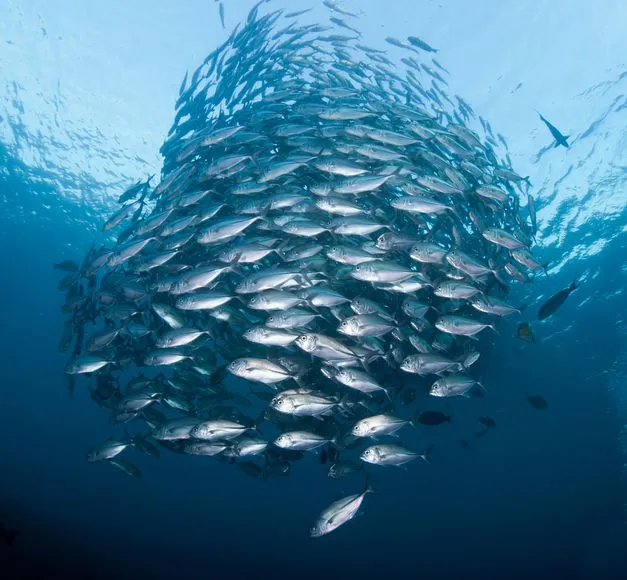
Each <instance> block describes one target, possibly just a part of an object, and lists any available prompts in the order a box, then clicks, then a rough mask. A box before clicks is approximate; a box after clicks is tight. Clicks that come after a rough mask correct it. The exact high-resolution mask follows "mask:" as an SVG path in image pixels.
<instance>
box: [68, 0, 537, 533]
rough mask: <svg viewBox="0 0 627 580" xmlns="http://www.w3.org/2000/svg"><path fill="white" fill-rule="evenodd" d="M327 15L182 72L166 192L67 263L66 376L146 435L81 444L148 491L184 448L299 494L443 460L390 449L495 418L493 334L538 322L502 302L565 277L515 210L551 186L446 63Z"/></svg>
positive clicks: (254, 37) (144, 191) (335, 5)
mask: <svg viewBox="0 0 627 580" xmlns="http://www.w3.org/2000/svg"><path fill="white" fill-rule="evenodd" d="M216 3H217V4H219V6H218V11H219V16H220V22H221V24H222V26H223V27H225V28H226V25H227V22H226V20H225V15H224V6H223V2H222V1H220V0H218V2H216ZM324 5H325V6H326V8H328V9H329V10H330V13H327V14H326V16H327V17H329V18H330V20H328V21H326V22H316V18H317V17H318V13H317V12H316V11H311V12H309V10H308V9H307V10H300V9H298V10H297V9H296V8H292V10H293V11H292V12H288V10H285V11H283V10H281V9H276V8H273V7H272V6H271V4H269V3H267V2H265V1H263V2H258V3H257V4H256V5H255V6H253V7H252V9H251V10H250V11H249V13H248V15H247V16H245V17H244V19H243V20H242V22H241V23H239V24H238V25H237V26H235V27H234V28H233V29H232V31H229V34H228V36H227V37H226V38H225V39H224V41H223V42H222V43H221V44H219V45H218V46H216V48H215V49H214V50H213V51H212V52H210V54H208V55H207V57H206V58H205V59H204V61H203V62H201V63H199V66H198V67H197V68H196V70H194V71H190V72H189V74H187V73H186V74H185V78H184V79H183V82H182V84H181V86H180V89H179V94H178V97H177V99H176V102H175V106H174V112H173V120H172V125H171V127H170V130H169V131H168V133H167V134H166V135H164V142H163V145H162V147H161V149H160V151H159V153H160V157H161V159H162V166H161V168H160V172H159V175H158V177H157V176H153V178H147V179H146V178H145V177H144V176H140V177H139V178H138V179H137V180H135V181H134V182H133V181H131V182H130V184H124V185H123V186H122V187H120V192H114V193H115V195H113V196H112V198H111V203H109V202H107V206H108V211H107V214H108V215H109V216H110V217H108V218H105V219H103V226H102V229H103V230H105V231H106V232H107V235H106V237H104V238H105V241H104V242H103V243H102V245H101V246H97V245H93V246H92V247H89V248H87V247H86V248H85V252H84V254H83V255H82V256H81V255H80V254H79V255H70V254H68V255H67V256H65V255H64V256H62V257H63V258H66V257H67V258H73V259H71V260H65V259H63V260H62V261H60V262H58V263H57V267H56V268H55V271H57V272H58V273H59V278H60V280H59V281H58V288H59V291H60V292H62V293H63V295H64V299H62V300H61V301H60V302H61V304H60V307H61V311H62V314H63V332H62V336H61V340H60V342H59V344H58V348H59V351H61V352H63V353H66V354H65V355H64V356H65V357H66V360H67V366H66V369H65V371H66V374H67V377H68V378H69V380H70V384H71V386H72V388H73V387H74V386H76V388H77V389H81V388H82V385H85V386H86V388H87V391H88V393H89V395H90V401H91V404H95V405H98V406H99V407H101V408H102V410H103V412H105V413H106V414H107V417H108V420H109V423H110V425H111V426H112V429H113V428H115V429H117V427H116V426H118V425H122V426H123V427H124V428H128V431H130V432H132V433H135V435H132V436H131V435H129V434H128V433H127V432H125V433H124V435H123V436H120V435H119V434H117V435H116V434H115V433H112V436H111V437H110V438H108V439H105V440H104V441H102V440H100V441H93V442H86V443H85V453H86V455H87V459H88V460H90V463H95V464H97V463H98V462H102V461H105V462H109V463H111V465H112V466H113V467H115V468H117V469H119V470H121V471H122V472H124V473H126V474H128V475H130V476H135V477H137V476H139V473H140V472H139V469H140V468H142V469H143V467H142V463H140V462H144V461H153V459H154V458H157V457H159V460H160V461H163V462H164V463H165V462H167V461H168V457H169V456H170V455H171V454H172V453H177V454H178V455H179V461H195V460H194V459H189V458H190V457H191V456H198V457H205V458H210V457H211V458H213V459H214V460H215V461H216V462H217V463H216V465H215V468H216V469H232V470H233V471H234V472H235V473H241V474H242V476H243V477H249V478H253V479H255V480H260V481H266V482H267V484H268V485H271V482H273V480H274V479H275V478H277V477H281V478H283V479H284V484H285V485H289V484H290V478H291V477H292V476H293V470H296V464H298V463H299V462H306V461H309V462H310V465H311V466H312V468H314V469H318V470H320V471H322V470H324V471H323V473H326V474H327V475H328V476H329V477H330V478H331V479H336V478H343V477H348V476H349V475H350V474H354V473H356V472H359V471H362V470H363V471H368V470H369V469H371V468H370V465H373V464H374V465H392V466H403V465H404V464H406V463H409V462H410V461H413V460H414V459H416V458H422V459H424V460H425V461H427V462H428V461H429V460H430V453H431V447H428V448H427V449H426V451H423V452H419V451H412V450H410V449H407V448H405V446H404V445H402V444H400V442H399V443H397V444H393V443H391V442H389V441H385V442H383V441H380V440H379V439H380V438H386V439H387V438H392V437H398V436H399V434H401V435H402V434H403V433H404V431H402V430H403V429H404V428H405V427H406V426H407V425H412V426H413V427H416V426H420V425H429V426H432V425H436V424H443V423H447V422H450V421H451V415H449V414H448V413H447V414H445V413H443V412H439V411H435V410H425V407H422V408H421V409H420V411H419V412H418V411H417V410H416V408H417V407H418V406H419V405H421V403H420V401H421V398H423V397H454V396H455V397H459V399H458V400H455V401H454V404H456V405H458V406H459V407H460V411H459V413H460V414H461V413H462V410H461V408H462V407H468V406H469V405H470V404H472V406H473V409H474V408H477V409H481V408H482V405H483V404H484V403H483V401H482V400H480V399H479V396H478V395H480V394H482V393H481V392H480V391H479V389H477V388H476V387H483V385H482V384H481V382H480V381H479V380H478V379H477V378H476V377H478V376H479V372H481V374H483V372H484V368H483V367H485V366H486V365H490V364H491V363H490V357H483V358H481V361H485V364H483V362H482V363H477V360H478V359H479V357H481V356H482V355H483V353H484V352H485V351H486V349H487V348H489V344H488V342H489V341H484V340H479V337H480V336H481V332H482V331H483V330H485V329H488V328H489V329H491V330H493V331H494V337H492V336H490V338H491V339H492V341H491V342H494V341H499V342H504V343H505V342H507V341H508V340H511V337H508V336H501V335H500V334H499V333H498V329H499V328H500V325H501V324H503V322H502V319H503V317H505V316H511V317H512V318H514V317H517V316H519V312H520V311H521V310H522V308H517V307H516V306H512V305H510V304H508V303H507V302H506V301H505V300H504V299H503V295H504V294H507V293H508V292H509V291H510V289H511V291H512V295H516V294H515V292H516V290H517V288H518V287H519V285H521V284H526V283H530V282H533V281H534V280H535V279H536V278H537V276H539V275H542V276H544V274H545V273H546V271H545V267H544V265H543V262H542V260H539V259H538V258H537V257H536V255H535V254H536V253H537V252H536V247H535V245H534V244H535V241H534V235H535V233H536V230H537V224H535V217H534V216H535V213H533V216H532V207H531V206H532V205H533V203H532V202H531V201H530V200H531V199H532V198H528V202H527V206H529V207H527V206H525V207H523V208H521V207H520V203H519V199H518V197H519V193H524V194H528V193H529V192H531V193H532V194H533V195H536V194H535V191H534V190H533V186H532V185H531V184H530V183H529V182H528V180H526V179H525V178H524V177H522V176H521V175H520V174H519V173H517V172H516V170H515V168H514V167H513V166H512V164H511V162H510V158H509V153H508V151H507V147H506V145H507V143H506V142H505V140H504V139H503V138H499V137H498V136H497V133H496V132H494V131H493V130H492V128H491V127H490V125H489V122H488V121H486V120H485V119H484V120H480V119H479V118H477V117H476V116H475V113H474V112H473V110H472V108H471V107H470V106H469V105H468V104H467V103H466V101H465V100H464V99H463V98H462V97H460V96H457V95H449V89H448V76H447V75H448V72H447V71H446V69H445V67H444V66H442V65H441V64H440V63H437V62H436V61H433V59H432V57H433V55H434V54H435V53H436V52H437V50H438V49H436V48H434V47H432V46H431V45H429V44H427V43H426V42H425V41H424V40H421V39H420V38H418V37H417V36H410V37H408V38H404V39H403V38H392V37H389V38H388V39H386V40H387V43H388V44H389V45H391V47H390V48H389V54H388V52H387V51H385V50H383V49H380V48H372V47H369V46H366V45H365V44H363V41H362V40H361V38H360V37H361V34H360V28H361V26H360V25H359V20H358V19H357V16H358V15H357V14H356V13H355V14H353V13H350V12H348V11H347V10H344V9H343V8H342V6H341V5H340V3H339V2H336V1H334V0H324ZM301 15H305V18H306V21H305V22H304V23H303V22H301V21H300V16H301ZM349 18H350V19H351V20H349ZM325 19H326V17H325ZM393 51H395V52H396V53H397V55H395V54H392V53H393ZM451 84H452V83H451ZM480 122H481V124H480ZM512 153H513V152H512ZM512 156H513V155H512ZM534 207H535V206H534ZM527 214H529V215H527ZM530 219H531V220H532V224H531V226H530V225H529V220H530ZM534 224H535V225H534ZM72 251H75V252H77V253H79V250H77V249H76V250H72ZM529 288H532V289H533V286H531V285H530V286H529ZM529 292H530V293H531V292H533V290H530V291H529ZM516 322H518V320H516ZM523 335H524V333H523ZM519 336H520V337H521V338H522V337H523V336H522V335H521V333H520V331H519ZM479 366H481V367H482V368H481V369H480V371H479V370H478V368H477V367H479ZM416 375H417V376H416ZM483 390H484V391H485V397H486V398H488V397H489V396H490V393H488V392H487V391H486V390H485V389H483ZM470 395H477V396H476V398H475V397H473V401H472V402H470V401H467V400H466V397H469V396H470ZM429 400H430V401H431V403H430V404H429V407H431V405H435V404H436V400H435V398H433V399H432V398H429ZM447 403H448V401H447ZM457 412H458V411H457V409H456V411H455V413H456V416H457ZM486 413H487V411H483V412H482V411H480V410H478V411H477V414H486ZM456 422H457V421H456ZM484 426H485V425H484ZM485 427H486V428H489V427H488V426H485ZM443 429H444V427H443ZM406 431H409V430H408V429H406ZM140 433H141V435H140ZM137 452H140V453H137ZM131 453H132V454H133V455H131ZM136 455H137V456H138V459H137V461H138V465H137V466H135V465H134V464H131V463H129V462H128V461H127V457H131V459H135V456H136ZM147 455H148V456H150V459H147V458H146V457H145V456H147ZM311 455H314V458H313V460H312V458H311V457H308V456H311ZM196 461H204V460H203V459H198V460H196ZM233 466H237V467H233ZM298 467H300V466H298ZM147 473H148V472H147ZM238 477H239V476H238ZM286 489H287V488H286ZM321 493H322V492H321ZM365 493H367V492H365V491H362V492H361V493H359V494H353V496H349V498H344V499H345V501H344V503H342V504H334V508H335V509H336V511H338V510H339V511H338V514H337V515H336V517H337V518H339V519H329V517H323V518H319V520H318V524H319V525H318V527H317V528H316V529H318V530H319V531H320V534H321V535H325V534H326V533H329V531H332V530H334V529H336V528H337V526H338V525H340V524H341V523H343V522H344V521H348V520H349V519H352V517H353V515H354V513H356V511H357V510H358V508H359V505H361V502H362V501H363V497H364V494H365ZM332 512H333V510H332ZM324 513H325V514H326V515H327V516H328V515H329V514H328V513H327V512H324ZM320 522H322V523H320ZM338 522H339V523H338ZM325 530H326V531H325ZM347 531H348V530H347ZM322 532H324V533H322Z"/></svg>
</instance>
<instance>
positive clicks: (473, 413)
mask: <svg viewBox="0 0 627 580" xmlns="http://www.w3.org/2000/svg"><path fill="white" fill-rule="evenodd" d="M223 4H224V9H225V25H226V29H225V30H223V29H222V26H221V24H220V19H219V14H218V3H215V2H210V1H208V0H205V1H199V0H189V1H188V2H174V1H169V0H161V1H158V2H148V1H145V0H135V1H133V2H122V1H121V0H110V1H109V2H107V3H102V4H99V5H96V4H95V3H78V2H75V1H71V0H48V1H44V0H32V1H30V2H17V1H9V0H0V31H1V33H2V34H1V37H0V87H2V92H1V93H0V204H1V205H0V208H1V209H0V241H1V244H2V246H1V247H2V251H1V252H0V259H1V260H2V263H1V264H0V271H1V272H2V273H3V276H2V284H0V298H1V300H0V304H2V333H1V335H0V341H1V348H0V357H1V360H0V369H1V374H0V378H1V389H2V398H1V399H0V442H1V443H0V522H4V523H5V525H6V526H7V527H9V528H16V529H19V530H20V534H19V536H18V538H17V540H16V544H15V546H14V547H13V548H8V547H6V546H4V545H2V542H1V541H0V578H5V577H6V578H13V577H18V578H19V577H37V578H57V577H58V578H98V579H100V578H116V579H117V578H120V579H126V578H151V579H153V580H156V579H161V578H181V579H185V580H186V579H188V578H189V579H193V578H203V577H208V576H211V577H215V578H245V577H251V576H255V577H258V578H265V577H296V578H362V579H366V578H381V577H384V576H385V577H388V578H392V577H393V578H396V577H399V578H400V577H404V578H407V577H425V578H434V579H435V578H460V579H466V578H468V579H473V578H484V579H486V578H499V577H502V578H532V577H534V578H564V579H588V578H600V579H605V578H607V579H614V578H617V579H618V578H625V577H627V549H626V546H627V534H626V529H625V500H626V493H625V490H626V485H627V481H626V479H625V477H626V476H627V472H626V461H627V456H626V450H627V428H626V427H625V426H626V425H627V391H626V389H627V298H626V294H625V286H626V282H627V237H626V230H627V163H626V159H627V147H626V145H627V140H626V133H625V127H626V126H627V96H626V95H627V62H626V61H625V55H626V54H627V35H626V34H625V31H624V26H623V23H624V22H626V21H627V5H625V3H624V2H620V1H618V0H600V1H599V2H597V3H591V2H583V1H581V0H571V1H569V2H566V1H565V0H555V1H552V2H533V1H531V0H521V1H519V2H517V3H515V4H512V5H511V6H510V5H507V4H505V3H503V2H497V1H496V0H480V1H477V2H472V3H471V2H464V1H462V0H451V1H447V0H441V1H440V2H437V1H426V0H425V1H422V0H420V1H417V2H412V1H410V0H398V1H395V0H390V1H388V2H382V1H378V0H364V1H360V2H358V1H357V0H353V1H350V0H345V1H344V2H342V3H341V5H342V6H344V7H345V8H346V9H349V10H352V11H355V12H359V13H360V16H359V19H356V20H354V21H351V23H352V24H354V25H355V26H357V27H358V28H359V29H360V30H361V31H362V32H363V42H364V43H365V44H369V45H372V46H375V47H377V48H382V49H384V48H387V49H388V50H389V57H390V58H392V59H400V57H401V56H404V55H403V54H402V52H399V51H398V50H395V49H394V48H393V47H390V46H389V45H387V44H386V43H385V42H384V38H385V37H386V36H394V37H396V38H405V37H407V36H408V35H412V34H413V35H417V36H419V37H421V38H423V39H424V40H426V41H427V42H429V43H430V44H431V45H433V46H436V47H438V48H439V49H440V51H439V53H438V55H437V58H438V60H439V62H441V63H442V64H443V65H444V66H445V67H446V68H447V69H448V70H449V71H450V77H449V83H450V85H451V93H452V94H458V95H461V96H463V98H464V99H465V100H466V101H467V102H468V103H469V104H471V105H472V107H473V108H474V110H475V111H476V112H477V113H478V114H479V115H481V116H482V117H483V118H484V119H486V120H488V121H489V122H490V124H491V126H492V128H493V130H494V131H495V133H499V134H501V135H502V136H503V137H504V140H505V141H506V143H507V146H508V151H509V154H510V156H511V159H512V163H513V167H514V168H515V169H516V171H517V172H518V173H520V174H521V175H529V177H530V180H531V182H532V184H533V187H532V189H531V192H532V193H533V194H534V195H535V197H536V200H537V203H538V207H539V211H538V220H539V229H540V231H539V235H538V236H537V242H538V246H539V254H540V255H541V256H542V257H543V258H544V259H545V260H546V261H548V262H549V263H550V267H549V275H548V276H546V277H545V276H538V277H537V278H536V279H535V281H534V283H533V285H532V287H531V288H528V289H525V291H524V292H523V293H522V295H523V296H524V297H525V298H526V297H529V300H530V304H529V306H528V308H527V309H526V311H525V313H524V319H526V320H527V319H528V320H534V319H535V315H536V313H537V308H538V307H539V305H540V304H541V303H542V302H543V300H544V299H546V298H548V297H549V296H550V295H551V294H553V293H554V292H557V291H558V290H560V289H561V288H564V287H567V286H568V285H569V284H570V283H571V281H572V280H573V279H575V278H577V279H579V280H580V281H581V287H580V289H578V290H577V291H576V292H575V293H573V294H572V296H571V297H570V298H569V299H568V301H567V302H566V303H565V304H564V306H563V307H562V308H561V309H560V310H559V311H558V312H557V313H556V314H555V315H554V316H552V317H551V318H549V319H548V320H546V321H544V322H542V323H537V322H534V323H533V325H534V332H535V334H536V339H537V342H536V344H525V343H522V342H520V341H518V340H516V339H515V338H514V336H515V331H516V325H517V323H518V322H519V321H520V319H518V318H512V319H511V320H510V319H508V320H505V321H503V322H502V323H500V325H499V331H500V332H501V336H500V337H496V336H494V337H491V338H490V339H489V342H490V348H489V349H488V350H487V351H486V352H485V354H483V355H482V359H481V365H482V366H481V370H482V376H481V378H482V382H483V383H485V384H486V385H489V392H488V393H487V394H486V396H485V397H483V398H476V399H475V398H472V399H469V400H459V401H457V400H456V401H453V402H451V403H450V410H451V412H452V413H453V415H454V420H453V424H452V425H451V426H450V429H446V430H442V431H437V432H436V431H433V432H431V431H429V432H427V433H425V434H424V435H421V437H423V439H424V441H428V442H430V443H433V444H434V449H437V450H438V453H437V458H435V457H434V460H433V464H432V465H427V464H425V463H423V462H420V464H418V463H416V464H412V465H410V466H408V469H407V471H403V470H397V469H390V470H384V469H382V470H380V471H377V472H376V474H375V477H374V479H373V484H374V486H375V489H376V493H374V494H372V495H370V496H368V497H367V498H366V501H365V502H364V506H363V512H364V513H363V515H362V516H360V517H358V518H356V520H355V521H353V522H350V523H348V524H347V525H346V526H345V527H342V528H341V529H339V530H338V531H336V532H334V533H332V534H330V535H328V536H326V537H323V538H320V539H311V538H310V537H309V536H308V530H309V527H310V526H311V524H312V522H313V520H314V519H315V517H316V516H317V514H318V513H319V512H320V511H321V510H322V509H323V508H324V507H326V506H327V505H328V503H329V502H330V501H331V500H332V499H334V498H336V497H338V496H341V495H342V494H343V493H354V492H355V491H356V489H355V486H359V485H361V480H359V479H358V480H353V481H348V480H344V481H332V480H330V479H328V478H327V477H326V476H325V474H324V472H323V471H321V470H320V469H318V468H317V466H316V465H314V464H315V460H312V461H311V462H309V463H308V462H302V465H299V469H297V470H294V471H293V473H292V474H291V476H290V477H287V478H276V479H271V480H268V481H258V480H255V479H252V478H246V477H244V476H243V475H242V474H241V473H240V472H239V471H236V470H233V469H227V468H226V466H225V465H224V464H222V463H219V462H212V461H207V462H203V461H200V462H199V461H190V459H194V458H189V457H184V456H180V455H177V454H168V453H166V452H165V450H164V452H163V453H162V457H161V458H160V459H159V460H153V459H151V458H146V457H142V456H139V455H138V454H136V453H135V455H132V454H131V455H129V457H132V458H133V460H137V464H138V465H139V466H140V468H141V470H142V477H141V478H140V479H132V478H128V477H125V476H124V475H123V474H122V473H120V472H117V471H115V470H113V469H111V468H110V467H109V466H107V465H103V464H98V463H95V464H92V463H88V462H87V461H86V460H85V453H86V451H87V449H89V448H90V447H91V446H92V445H93V444H94V443H96V442H98V441H101V440H103V439H105V438H106V437H108V436H109V435H111V426H110V425H109V423H108V421H107V415H106V413H103V412H102V410H101V409H99V408H98V407H97V406H96V405H94V404H93V403H92V401H91V400H90V397H89V392H88V391H87V389H86V388H81V387H83V386H84V385H83V384H82V383H79V384H78V385H77V390H76V393H75V395H74V396H73V397H70V396H68V391H67V385H66V380H65V377H64V374H63V369H64V365H65V362H66V356H65V355H64V354H61V353H59V352H58V349H57V343H58V339H59V336H60V334H61V332H62V328H63V321H64V317H63V315H62V313H61V306H62V304H63V297H62V294H61V293H60V292H58V291H57V284H58V280H59V274H58V272H55V271H53V269H52V264H53V262H57V261H60V260H62V259H75V260H79V261H80V259H81V258H82V256H83V255H84V254H85V252H86V251H87V250H88V249H89V247H90V246H91V244H92V242H93V241H94V239H96V240H103V239H104V236H103V234H102V233H100V232H99V227H100V225H101V223H102V221H103V220H104V219H105V218H106V216H107V215H108V214H109V213H110V211H111V210H112V208H113V207H114V203H115V200H116V199H117V196H118V195H119V194H120V193H121V192H122V191H123V190H124V188H125V187H128V186H129V185H130V184H132V183H133V182H135V181H136V180H138V179H143V178H145V177H146V176H148V175H150V174H153V173H157V174H158V173H159V172H160V169H161V159H160V157H159V148H160V146H161V144H162V143H163V140H164V139H165V136H166V134H167V132H168V129H169V127H170V125H171V123H172V119H173V116H174V103H175V101H176V98H177V94H178V89H179V85H180V83H181V80H182V78H183V75H184V74H185V71H188V70H189V71H193V70H194V69H195V68H196V67H197V66H198V65H199V64H200V63H201V62H202V60H203V59H204V57H205V56H206V55H207V54H209V53H210V52H211V51H212V50H213V49H214V48H215V47H216V46H218V45H219V44H220V43H222V42H223V41H224V40H225V39H226V38H227V36H228V34H229V33H230V31H231V29H232V28H233V26H235V24H236V23H237V22H239V21H241V20H243V19H245V18H246V14H247V13H248V10H249V9H250V8H251V7H252V5H253V4H254V3H253V2H251V1H248V0H224V2H223ZM309 6H314V10H313V11H312V13H310V14H309V15H308V16H307V18H308V19H309V20H308V22H315V21H319V22H326V21H327V19H328V14H329V13H328V10H327V9H326V8H324V7H323V6H322V3H321V2H317V1H314V0H311V1H305V0H298V1H295V2H287V1H286V0H283V1H282V2H281V1H279V0H272V2H271V3H270V4H269V5H268V8H267V9H271V8H277V7H286V9H289V10H297V9H301V8H302V9H304V8H308V7H309ZM264 9H266V8H264ZM534 109H537V110H538V111H540V112H541V113H542V114H543V115H545V116H546V117H547V118H548V119H549V120H551V122H553V123H554V124H555V125H557V126H558V127H559V128H560V129H561V130H562V132H563V133H565V134H570V135H571V143H572V145H571V147H570V148H569V149H564V148H557V149H555V148H553V147H552V139H551V136H550V135H549V133H548V131H547V129H546V127H545V126H544V125H543V124H542V123H541V122H540V121H539V119H538V116H537V114H536V113H535V111H534ZM530 394H537V395H542V396H543V397H544V398H545V399H546V400H547V402H548V408H547V409H546V410H544V411H539V410H536V409H533V408H532V407H531V406H530V405H528V403H527V402H526V401H525V397H526V396H528V395H530ZM485 415H488V416H491V417H493V418H495V420H496V421H497V427H496V428H495V429H494V430H492V431H491V432H490V433H489V434H488V435H487V436H485V437H482V438H481V439H478V438H476V437H474V433H475V432H476V431H477V430H478V428H477V425H478V424H477V422H476V418H477V417H478V416H485ZM462 440H467V441H469V442H470V447H471V448H470V450H467V449H464V448H463V447H462V446H461V445H460V442H461V441H462ZM131 453H133V452H131Z"/></svg>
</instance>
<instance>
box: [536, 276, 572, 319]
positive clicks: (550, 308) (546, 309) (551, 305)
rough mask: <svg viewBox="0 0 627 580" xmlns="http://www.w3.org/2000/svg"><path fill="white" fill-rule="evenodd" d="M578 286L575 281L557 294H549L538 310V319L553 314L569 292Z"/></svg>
mask: <svg viewBox="0 0 627 580" xmlns="http://www.w3.org/2000/svg"><path fill="white" fill-rule="evenodd" d="M577 288H579V286H578V284H577V281H576V280H575V281H573V283H572V284H571V285H570V286H569V287H568V288H565V289H564V290H560V291H559V292H558V293H557V294H554V295H553V296H551V297H550V298H549V299H548V300H547V301H546V302H545V303H544V304H543V305H542V306H540V310H538V320H544V319H545V318H548V317H549V316H551V314H553V313H554V312H555V311H556V310H557V309H558V308H559V307H560V306H561V305H562V304H564V302H566V298H568V297H569V296H570V293H571V292H573V291H574V290H576V289H577Z"/></svg>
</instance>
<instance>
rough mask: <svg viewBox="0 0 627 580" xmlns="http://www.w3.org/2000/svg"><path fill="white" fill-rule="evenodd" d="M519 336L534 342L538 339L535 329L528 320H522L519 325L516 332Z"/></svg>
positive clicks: (526, 340) (521, 338)
mask: <svg viewBox="0 0 627 580" xmlns="http://www.w3.org/2000/svg"><path fill="white" fill-rule="evenodd" d="M516 334H517V336H518V338H520V340H524V341H525V342H534V343H535V341H536V339H535V336H533V331H532V330H531V326H530V325H529V323H528V322H521V323H520V324H519V325H518V330H517V332H516Z"/></svg>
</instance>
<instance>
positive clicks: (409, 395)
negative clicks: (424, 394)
mask: <svg viewBox="0 0 627 580" xmlns="http://www.w3.org/2000/svg"><path fill="white" fill-rule="evenodd" d="M399 397H400V399H401V401H402V402H403V404H404V405H411V403H413V402H414V401H415V400H416V389H412V388H411V387H407V388H406V389H403V390H402V391H401V393H400V396H399Z"/></svg>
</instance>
